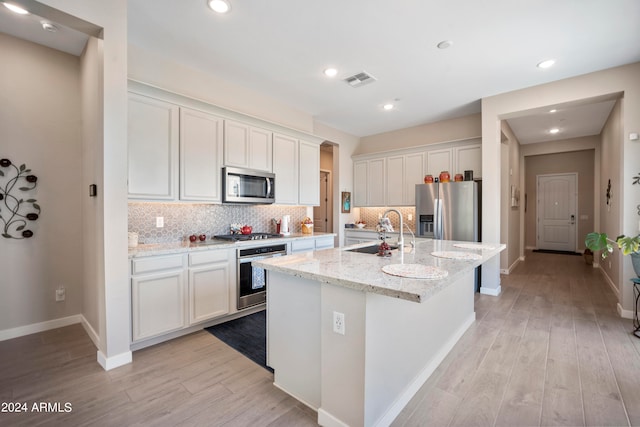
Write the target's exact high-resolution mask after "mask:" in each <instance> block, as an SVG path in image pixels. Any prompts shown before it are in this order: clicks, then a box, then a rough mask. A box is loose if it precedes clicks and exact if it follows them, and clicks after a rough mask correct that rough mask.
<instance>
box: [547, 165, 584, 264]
mask: <svg viewBox="0 0 640 427" xmlns="http://www.w3.org/2000/svg"><path fill="white" fill-rule="evenodd" d="M577 181H578V176H577V174H575V173H567V174H555V175H538V212H537V224H538V227H537V235H538V238H537V246H538V249H550V250H556V251H570V252H575V250H576V217H577V212H576V207H577V205H578V204H577V198H578V194H577Z"/></svg>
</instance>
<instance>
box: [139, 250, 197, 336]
mask: <svg viewBox="0 0 640 427" xmlns="http://www.w3.org/2000/svg"><path fill="white" fill-rule="evenodd" d="M185 293H186V269H185V256H184V255H169V256H161V257H153V258H144V259H140V260H133V263H132V267H131V316H132V319H131V321H132V335H131V338H132V341H134V342H135V341H140V340H143V339H146V338H151V337H154V336H157V335H162V334H166V333H169V332H172V331H175V330H178V329H182V328H183V327H184V326H186V319H185Z"/></svg>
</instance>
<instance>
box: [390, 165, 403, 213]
mask: <svg viewBox="0 0 640 427" xmlns="http://www.w3.org/2000/svg"><path fill="white" fill-rule="evenodd" d="M404 169H405V167H404V156H396V157H388V158H387V179H386V186H387V205H389V206H402V205H404V203H405V200H404V199H405V197H404Z"/></svg>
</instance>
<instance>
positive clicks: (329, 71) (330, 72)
mask: <svg viewBox="0 0 640 427" xmlns="http://www.w3.org/2000/svg"><path fill="white" fill-rule="evenodd" d="M337 74H338V70H336V69H335V68H327V69H326V70H324V75H325V76H327V77H335V76H336V75H337Z"/></svg>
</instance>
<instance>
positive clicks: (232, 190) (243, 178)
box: [222, 167, 276, 204]
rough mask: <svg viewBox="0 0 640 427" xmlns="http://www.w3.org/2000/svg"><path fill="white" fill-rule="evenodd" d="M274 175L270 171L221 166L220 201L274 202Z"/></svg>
mask: <svg viewBox="0 0 640 427" xmlns="http://www.w3.org/2000/svg"><path fill="white" fill-rule="evenodd" d="M275 178H276V175H275V174H273V173H270V172H262V171H255V170H251V169H241V168H232V167H224V168H222V202H223V203H250V204H268V203H273V202H275V191H276V182H275V181H276V179H275Z"/></svg>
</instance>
